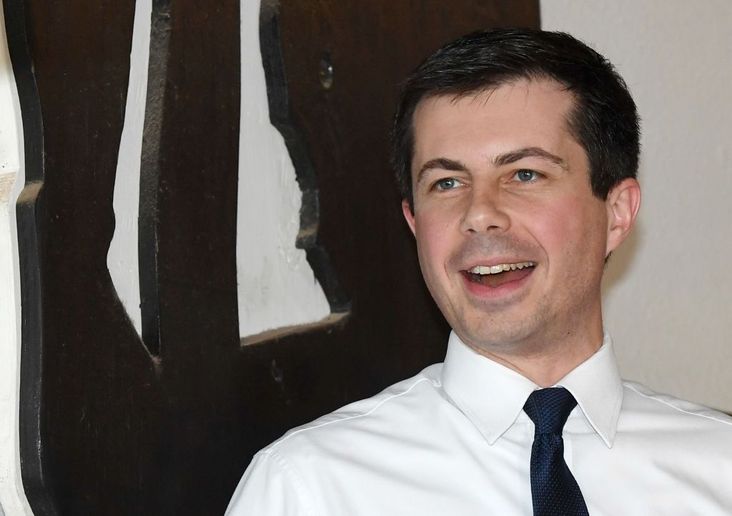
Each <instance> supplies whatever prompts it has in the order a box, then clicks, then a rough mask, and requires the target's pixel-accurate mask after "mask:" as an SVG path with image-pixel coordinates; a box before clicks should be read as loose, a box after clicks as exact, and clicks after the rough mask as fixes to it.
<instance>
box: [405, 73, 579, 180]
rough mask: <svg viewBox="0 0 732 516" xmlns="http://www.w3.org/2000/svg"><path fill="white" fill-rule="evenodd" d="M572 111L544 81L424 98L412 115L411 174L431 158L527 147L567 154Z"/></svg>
mask: <svg viewBox="0 0 732 516" xmlns="http://www.w3.org/2000/svg"><path fill="white" fill-rule="evenodd" d="M574 106H575V97H574V95H573V94H572V93H571V92H569V91H567V90H566V88H564V87H563V86H562V85H561V84H560V83H558V82H556V81H553V80H548V79H534V80H529V79H520V80H516V81H513V82H509V83H506V84H502V85H500V86H498V87H496V88H492V89H489V90H484V91H479V92H477V93H472V94H469V95H462V96H455V95H438V96H432V97H428V98H425V99H423V100H422V101H420V103H419V104H418V105H417V108H416V110H415V113H414V119H413V131H414V160H413V168H414V167H415V166H419V163H418V161H420V160H421V159H432V158H434V157H435V156H433V154H437V155H449V154H453V153H458V154H460V153H464V152H476V151H477V152H481V153H483V154H491V153H495V154H498V153H501V152H507V151H510V150H512V149H515V148H523V147H531V146H535V147H536V146H538V147H542V148H545V149H547V150H551V151H553V152H557V153H561V152H563V151H564V152H569V150H570V149H569V148H570V147H571V148H572V149H573V150H574V148H575V147H576V146H577V145H578V143H577V141H576V139H575V138H574V136H573V135H572V134H571V132H570V130H569V125H568V121H567V120H568V116H569V114H570V113H571V111H572V109H573V108H574ZM583 152H584V151H583ZM448 157H449V156H448Z"/></svg>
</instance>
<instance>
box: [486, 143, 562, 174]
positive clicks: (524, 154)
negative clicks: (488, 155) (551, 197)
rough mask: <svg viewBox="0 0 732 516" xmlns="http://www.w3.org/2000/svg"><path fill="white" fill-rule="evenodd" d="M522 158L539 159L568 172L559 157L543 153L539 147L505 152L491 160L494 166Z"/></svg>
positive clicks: (546, 152) (547, 152)
mask: <svg viewBox="0 0 732 516" xmlns="http://www.w3.org/2000/svg"><path fill="white" fill-rule="evenodd" d="M524 158H541V159H545V160H547V161H550V162H552V163H554V164H555V165H558V166H559V167H561V168H562V169H564V170H569V166H568V165H567V162H566V161H564V160H563V159H562V158H560V157H559V156H556V155H554V154H552V153H551V152H549V151H545V150H544V149H542V148H541V147H524V148H523V149H517V150H515V151H511V152H506V153H504V154H499V155H498V156H496V157H495V158H493V164H494V165H496V166H501V165H508V164H511V163H515V162H516V161H519V160H521V159H524Z"/></svg>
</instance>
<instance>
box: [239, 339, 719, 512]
mask: <svg viewBox="0 0 732 516" xmlns="http://www.w3.org/2000/svg"><path fill="white" fill-rule="evenodd" d="M557 385H559V386H562V387H565V388H567V389H568V390H569V391H570V392H571V393H572V394H573V395H574V397H575V398H576V399H577V402H578V405H577V407H575V409H574V410H573V411H572V413H571V414H570V416H569V419H568V421H567V423H566V425H565V427H564V448H565V450H564V453H565V460H566V462H567V465H568V466H569V468H570V470H571V471H572V473H573V474H574V477H575V478H576V480H577V483H578V484H579V486H580V489H581V490H582V493H583V495H584V498H585V501H586V503H587V507H588V509H589V512H590V514H591V515H593V516H596V515H613V516H618V515H624V516H629V515H643V516H648V515H663V516H668V515H692V514H693V515H703V516H714V515H722V514H725V515H730V514H732V418H729V417H727V416H725V415H723V414H720V413H718V412H715V411H712V410H710V409H706V408H704V407H700V406H698V405H694V404H691V403H688V402H684V401H680V400H678V399H675V398H671V397H669V396H663V395H659V394H655V393H653V392H651V391H649V390H648V389H646V388H645V387H642V386H640V385H637V384H634V383H630V382H623V381H621V379H620V377H619V375H618V371H617V366H616V364H615V358H614V355H613V351H612V343H611V342H610V339H609V337H605V341H604V343H603V345H602V347H601V348H600V350H599V351H598V352H597V353H596V354H595V355H593V356H592V357H590V358H589V359H588V360H587V361H585V362H584V363H583V364H581V365H580V366H578V367H577V368H576V369H575V370H573V371H572V372H571V373H569V374H568V375H567V376H566V377H564V378H563V379H562V380H561V381H559V382H558V383H557ZM538 388H539V387H538V386H537V385H535V384H534V383H533V382H531V381H530V380H528V379H527V378H525V377H523V376H521V375H520V374H518V373H516V372H514V371H513V370H511V369H508V368H506V367H504V366H502V365H500V364H498V363H496V362H493V361H491V360H489V359H487V358H485V357H483V356H481V355H478V354H477V353H475V352H474V351H472V350H471V349H470V348H468V347H467V346H466V345H465V344H463V343H462V342H461V341H460V339H459V338H458V337H457V336H456V335H455V334H452V335H451V336H450V341H449V345H448V351H447V357H446V359H445V362H444V364H436V365H433V366H430V367H427V368H426V369H425V370H424V371H422V372H421V373H420V374H418V375H417V376H415V377H413V378H410V379H408V380H404V381H402V382H399V383H397V384H395V385H393V386H391V387H389V388H388V389H386V390H385V391H383V392H381V393H380V394H378V395H376V396H374V397H373V398H369V399H366V400H362V401H358V402H356V403H353V404H351V405H348V406H346V407H344V408H342V409H340V410H337V411H336V412H334V413H332V414H329V415H327V416H324V417H322V418H320V419H318V420H316V421H314V422H312V423H310V424H307V425H304V426H302V427H299V428H296V429H293V430H291V431H290V432H288V433H287V434H285V435H284V436H283V437H282V438H280V439H279V440H278V441H276V442H274V443H273V444H271V445H270V446H268V447H267V448H265V449H263V450H262V451H260V452H259V453H258V454H257V455H256V456H255V457H254V459H253V460H252V463H251V464H250V466H249V468H248V469H247V471H246V472H245V473H244V477H243V478H242V480H241V482H240V483H239V486H238V487H237V489H236V492H235V493H234V496H233V498H232V500H231V502H230V504H229V508H228V510H227V515H229V516H243V515H247V516H250V515H256V516H280V515H308V516H326V515H327V516H357V515H368V516H387V515H395V516H397V515H398V516H406V515H420V516H421V515H441V516H446V515H449V516H453V515H455V516H473V515H475V516H478V515H480V516H486V515H489V514H497V515H527V516H530V515H531V514H532V508H531V507H532V506H531V484H530V479H529V459H530V456H531V445H532V442H533V438H534V424H533V423H532V422H531V420H530V419H529V418H528V416H527V415H526V414H525V413H524V412H523V405H524V402H525V401H526V398H527V397H528V396H529V394H530V393H531V392H532V391H534V390H535V389H538Z"/></svg>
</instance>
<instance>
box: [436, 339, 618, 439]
mask: <svg viewBox="0 0 732 516" xmlns="http://www.w3.org/2000/svg"><path fill="white" fill-rule="evenodd" d="M442 385H443V388H444V390H445V393H446V394H447V395H448V396H449V398H450V399H451V400H452V402H453V403H454V404H455V405H456V406H457V407H458V408H459V409H460V410H461V411H462V412H463V413H464V414H465V415H466V417H467V418H468V419H470V420H471V421H472V422H473V424H474V425H475V426H476V427H477V428H478V430H479V431H480V432H481V433H482V434H483V436H484V437H485V439H486V440H487V441H488V443H489V444H493V443H495V442H496V441H497V440H498V438H499V437H501V435H503V434H504V432H506V430H508V429H509V427H510V426H511V425H513V423H514V422H515V421H516V418H517V417H518V416H519V414H520V413H521V411H522V410H523V407H524V403H526V399H527V398H528V397H529V394H531V392H533V391H534V390H536V389H539V388H540V387H539V386H537V385H536V384H535V383H534V382H532V381H531V380H529V379H528V378H526V377H524V376H522V375H521V374H519V373H517V372H516V371H514V370H512V369H509V368H508V367H506V366H504V365H501V364H499V363H498V362H494V361H493V360H490V359H489V358H487V357H484V356H483V355H479V354H478V353H476V352H475V351H473V350H472V349H471V348H470V347H469V346H467V345H466V344H464V343H463V342H462V341H461V340H460V338H459V337H458V336H457V335H456V334H455V333H454V332H452V333H451V334H450V339H449V341H448V345H447V356H446V357H445V364H444V365H443V368H442ZM557 386H561V387H565V388H566V389H567V390H568V391H569V392H571V393H572V395H573V396H574V397H575V399H576V400H577V405H578V406H579V407H580V409H581V410H582V412H583V413H584V415H585V417H586V418H587V420H588V421H589V423H590V425H591V426H592V428H593V429H594V430H595V431H596V432H597V433H598V434H599V435H600V437H601V438H602V440H603V441H604V442H605V444H606V445H607V446H608V448H609V447H611V446H612V443H613V440H614V439H615V431H616V429H617V422H618V416H619V414H620V405H621V403H622V398H623V387H622V383H621V380H620V375H619V374H618V369H617V365H616V363H615V355H614V354H613V350H612V341H611V339H610V336H609V335H605V338H604V340H603V344H602V346H601V347H600V349H599V350H598V351H597V352H596V353H595V354H594V355H592V356H591V357H590V358H588V359H587V360H586V361H585V362H583V363H582V364H580V365H579V366H577V367H576V368H575V369H574V370H572V371H571V372H570V373H569V374H567V376H565V377H564V378H562V379H561V380H560V381H559V382H557Z"/></svg>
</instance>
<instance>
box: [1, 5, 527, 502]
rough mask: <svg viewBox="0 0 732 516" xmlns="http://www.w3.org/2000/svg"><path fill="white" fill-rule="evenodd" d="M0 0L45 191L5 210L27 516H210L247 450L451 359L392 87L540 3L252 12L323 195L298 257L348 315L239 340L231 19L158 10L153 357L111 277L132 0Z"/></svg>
mask: <svg viewBox="0 0 732 516" xmlns="http://www.w3.org/2000/svg"><path fill="white" fill-rule="evenodd" d="M4 1H5V12H6V23H7V24H8V36H9V40H10V41H9V42H10V46H11V54H12V59H13V66H14V70H15V74H16V78H17V81H18V86H19V90H20V96H21V104H22V109H23V120H24V127H25V130H26V134H25V137H26V147H25V151H26V163H27V167H28V170H27V172H26V173H27V177H28V179H29V181H35V183H33V184H29V185H27V187H26V190H25V192H24V195H23V197H22V199H21V200H20V202H19V208H18V215H19V226H20V227H19V231H20V240H21V242H20V250H21V260H22V264H23V277H22V293H23V316H24V326H23V357H22V375H23V376H22V382H21V397H22V404H23V411H22V413H21V446H22V451H21V456H22V466H23V475H24V479H25V482H26V487H27V489H28V495H29V499H30V502H31V505H32V506H33V508H34V510H35V511H36V514H39V515H41V514H105V515H107V514H108V515H114V514H181V515H182V514H221V513H222V512H223V510H224V508H225V506H226V504H227V502H228V499H229V497H230V495H231V493H232V491H233V489H234V487H235V485H236V482H237V481H238V479H239V477H240V476H241V473H242V472H243V469H244V467H245V466H246V464H247V463H248V462H249V459H250V458H251V456H252V454H253V453H254V452H255V451H256V450H257V449H259V448H260V447H262V446H264V445H265V444H267V443H268V442H270V441H272V440H273V439H275V438H276V437H278V436H279V435H281V433H282V432H284V431H285V430H286V429H287V428H290V427H292V426H294V425H297V424H300V423H303V422H306V421H308V420H310V419H312V418H314V417H317V416H318V415H321V414H322V413H324V412H327V411H329V410H332V409H334V408H336V407H338V406H340V405H343V404H344V403H347V402H349V401H352V400H354V399H357V398H361V397H364V396H368V395H371V394H373V393H375V392H377V391H378V390H380V389H382V388H383V387H385V386H387V385H388V384H390V383H392V382H394V381H396V380H398V379H400V378H403V377H406V376H408V375H411V374H414V373H416V372H417V371H419V370H420V369H421V368H422V367H424V366H425V365H427V364H429V363H432V362H435V361H439V360H441V359H442V355H443V353H444V346H445V337H446V334H447V330H448V329H447V327H446V325H445V323H444V321H443V320H442V318H441V316H440V315H439V313H438V312H437V310H436V309H435V308H434V305H433V303H432V302H431V300H430V299H429V296H428V294H427V292H426V290H425V288H424V287H423V285H422V282H421V278H420V275H419V270H418V265H417V260H416V256H415V251H414V245H413V243H412V239H411V236H410V235H409V233H408V230H407V229H406V226H405V225H404V223H403V222H402V220H401V214H400V212H399V199H398V196H397V193H396V190H395V186H394V181H393V179H392V173H391V171H390V170H389V167H388V159H387V133H388V131H389V126H390V119H391V115H392V111H393V106H394V100H395V97H396V91H397V84H398V82H399V81H400V80H401V79H402V78H403V77H404V75H405V74H406V73H407V72H408V71H409V70H410V69H411V68H413V67H414V66H415V65H416V64H417V63H418V62H419V61H420V60H421V59H422V58H423V57H425V56H426V55H427V54H428V53H429V52H430V51H431V50H433V49H434V48H436V47H437V46H439V45H440V44H441V43H443V42H444V41H446V40H447V39H450V38H452V37H454V36H457V35H459V34H462V33H464V32H467V31H469V30H472V29H475V28H479V27H487V26H491V25H529V26H538V5H537V2H535V1H531V2H517V1H511V2H509V1H503V2H486V1H480V2H477V1H467V0H460V1H457V0H456V1H454V2H450V3H449V5H448V3H447V2H444V1H441V0H429V1H427V0H420V1H416V0H415V1H401V2H394V1H393V0H378V1H377V0H372V1H369V2H361V1H358V0H348V1H346V0H320V1H314V0H288V1H285V0H283V1H282V2H271V3H267V4H265V6H264V8H263V11H262V19H261V22H262V41H263V42H264V43H265V48H264V49H263V54H264V55H265V65H266V68H267V71H268V81H269V85H270V104H271V105H272V106H279V107H278V109H277V110H275V111H274V112H273V113H274V117H275V122H276V125H277V126H278V127H279V128H280V129H281V130H282V131H283V134H284V135H285V138H286V140H287V143H288V148H289V149H290V150H291V151H292V156H293V160H294V162H295V165H296V168H297V169H298V175H299V180H300V183H301V186H302V187H303V189H304V190H305V191H306V193H307V195H306V201H307V199H311V201H312V202H310V204H309V211H308V209H306V212H305V213H304V214H303V221H304V222H305V224H306V226H307V225H308V224H309V225H311V226H312V227H315V226H316V223H317V234H312V235H311V237H310V238H304V239H301V242H300V245H302V246H303V247H306V248H307V249H308V259H309V260H310V262H311V263H312V264H313V266H314V268H315V270H316V273H317V274H318V276H319V279H320V280H321V282H322V283H324V284H325V285H326V291H327V292H328V294H329V299H330V301H331V305H332V306H334V307H336V308H345V307H349V308H350V312H349V316H348V317H347V318H346V319H344V320H343V321H342V322H341V323H340V324H338V325H334V326H328V327H325V328H320V329H314V330H311V331H308V332H304V333H300V334H293V335H288V336H285V337H282V338H279V339H272V340H268V341H265V342H262V343H259V344H256V345H249V346H242V345H241V343H240V342H239V338H238V328H237V311H236V270H235V267H236V263H235V243H236V241H235V237H236V227H235V225H236V203H237V199H236V192H237V188H236V185H237V178H236V172H237V162H238V155H237V153H238V144H237V142H238V123H239V122H238V116H239V95H240V84H239V73H240V72H239V34H238V30H239V5H238V2H237V1H236V0H222V1H220V2H216V3H212V4H210V5H209V4H205V5H203V4H200V3H199V2H192V1H188V2H186V1H180V2H170V1H169V0H167V1H162V0H161V1H156V2H154V8H153V10H154V14H153V16H154V18H153V19H154V21H155V23H153V38H152V39H153V41H157V42H158V43H159V44H154V45H153V46H152V47H151V48H152V50H153V52H152V54H151V68H150V72H151V83H150V88H151V89H150V91H149V92H148V108H149V112H148V115H149V116H148V118H147V120H146V134H145V140H144V146H145V149H146V152H148V154H145V159H146V160H147V161H145V159H143V176H144V177H143V186H142V192H141V199H143V200H144V199H148V200H150V202H149V203H148V204H149V205H146V206H144V207H142V208H141V214H143V216H142V217H141V218H142V224H146V228H147V230H149V231H148V233H146V234H145V235H146V236H145V235H142V232H141V235H142V236H141V257H142V262H143V263H142V264H141V268H144V269H145V270H146V271H148V273H149V276H145V277H143V278H142V282H143V285H144V284H145V282H147V285H148V287H147V288H148V290H145V289H144V288H143V294H144V293H145V292H148V293H149V294H148V295H147V297H146V299H147V300H150V299H152V300H153V302H152V305H153V308H152V311H148V312H147V313H148V314H153V315H152V317H150V318H148V322H147V323H146V328H148V329H150V328H152V331H150V332H148V331H145V339H146V344H148V346H147V347H146V346H145V345H143V343H142V342H141V341H140V339H139V337H138V336H137V334H136V332H135V330H134V328H133V327H132V325H131V323H130V322H129V320H128V318H127V316H126V315H125V313H124V309H123V307H122V305H121V303H120V302H119V300H118V299H117V297H116V294H115V291H114V288H113V285H112V282H111V280H110V276H109V273H108V271H107V268H106V253H107V248H108V246H109V242H110V239H111V236H112V231H113V227H114V216H113V210H112V196H113V189H114V174H115V165H116V160H117V152H118V146H119V140H120V134H121V128H122V121H123V117H124V112H123V111H124V106H125V100H124V99H125V97H126V88H127V80H128V73H129V53H130V45H131V34H132V20H133V15H134V7H135V3H134V1H133V0H115V1H112V0H98V1H97V2H92V3H89V2H82V1H80V0H73V1H65V2H61V1H59V0H4ZM156 30H158V31H159V32H158V33H157V35H158V36H159V38H160V39H158V40H155V37H156V35H155V34H156V33H155V31H156ZM324 56H326V57H328V58H329V59H330V61H331V62H332V65H333V72H334V75H333V83H332V86H331V87H330V88H324V87H323V85H322V84H321V81H320V78H319V67H320V63H321V60H322V59H323V58H324ZM153 67H157V68H155V69H153ZM31 72H34V73H31ZM284 81H286V83H285V82H284ZM153 82H154V84H153ZM285 84H287V89H285V87H284V85H285ZM153 88H156V89H155V90H154V91H155V92H157V93H156V94H155V95H151V91H153ZM153 104H154V106H153ZM150 113H159V114H160V117H159V118H153V117H152V115H150ZM316 194H317V198H318V200H317V202H316V200H315V198H316ZM307 206H308V203H307V202H306V208H307ZM145 210H147V211H145ZM145 214H146V215H145ZM252 223H256V221H252ZM146 246H147V247H146ZM144 310H145V309H144ZM148 349H149V350H151V351H152V353H153V354H152V355H151V354H150V353H149V352H148Z"/></svg>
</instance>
